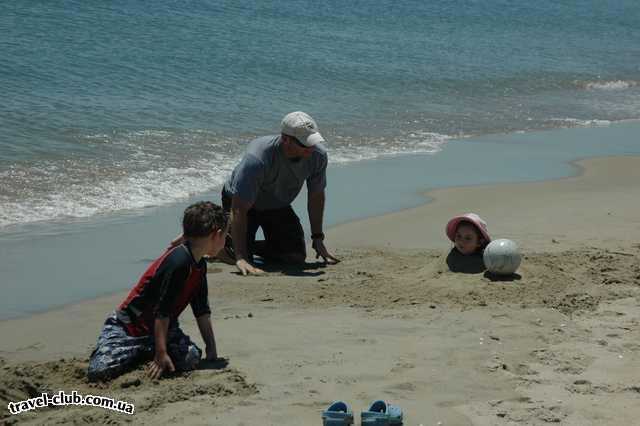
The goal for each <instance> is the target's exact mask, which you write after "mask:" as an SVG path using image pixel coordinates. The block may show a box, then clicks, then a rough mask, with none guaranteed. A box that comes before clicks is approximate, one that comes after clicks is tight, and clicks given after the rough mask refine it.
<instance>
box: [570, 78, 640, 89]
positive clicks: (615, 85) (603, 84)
mask: <svg viewBox="0 0 640 426" xmlns="http://www.w3.org/2000/svg"><path fill="white" fill-rule="evenodd" d="M581 85H582V87H584V88H585V89H587V90H625V89H629V88H631V87H636V86H638V85H640V82H638V81H635V80H612V81H588V82H584V83H582V84H581Z"/></svg>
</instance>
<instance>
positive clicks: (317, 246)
mask: <svg viewBox="0 0 640 426" xmlns="http://www.w3.org/2000/svg"><path fill="white" fill-rule="evenodd" d="M311 247H313V249H314V250H315V251H316V259H318V258H319V257H321V258H322V259H324V261H325V262H326V263H330V264H332V265H335V264H336V263H338V262H340V259H338V258H336V257H335V256H333V255H332V254H331V253H329V251H328V250H327V248H326V247H325V246H324V241H322V240H321V239H317V240H313V243H312V244H311Z"/></svg>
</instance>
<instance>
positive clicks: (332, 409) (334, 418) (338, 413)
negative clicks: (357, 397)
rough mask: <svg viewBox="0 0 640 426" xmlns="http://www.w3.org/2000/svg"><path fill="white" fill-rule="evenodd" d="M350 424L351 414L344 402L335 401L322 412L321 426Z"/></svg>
mask: <svg viewBox="0 0 640 426" xmlns="http://www.w3.org/2000/svg"><path fill="white" fill-rule="evenodd" d="M352 424H353V412H352V411H351V408H350V407H349V404H347V403H346V402H342V401H335V402H333V403H332V404H331V405H330V406H329V408H327V409H326V410H325V411H323V412H322V425H323V426H349V425H352Z"/></svg>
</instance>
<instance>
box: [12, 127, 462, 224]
mask: <svg viewBox="0 0 640 426" xmlns="http://www.w3.org/2000/svg"><path fill="white" fill-rule="evenodd" d="M201 133H202V132H190V133H188V134H180V135H176V134H175V133H172V132H169V131H156V130H143V131H136V132H130V133H126V134H124V135H120V136H118V137H114V136H112V135H111V136H110V135H106V134H96V135H89V136H88V137H86V138H85V139H86V140H88V141H89V142H87V143H92V144H95V145H93V146H95V147H96V149H103V150H105V151H104V152H101V153H100V155H101V156H100V157H97V158H95V159H87V158H75V159H74V158H71V159H70V158H66V159H63V160H60V159H57V160H50V161H43V162H39V163H37V164H35V165H30V166H16V167H11V168H10V169H9V170H4V171H1V172H0V180H2V181H3V182H12V183H13V185H14V187H10V186H0V203H1V206H2V207H1V208H0V227H6V226H9V225H17V224H25V223H32V222H39V221H52V220H56V221H57V220H64V219H70V218H87V217H91V216H94V215H99V214H108V213H113V212H118V211H125V210H136V209H142V208H145V207H151V206H159V205H165V204H170V203H174V202H177V201H180V200H185V199H187V198H189V197H192V196H194V195H196V194H199V193H205V192H209V191H212V190H216V189H219V188H221V187H222V185H223V184H224V180H225V179H226V178H227V177H228V176H229V175H230V174H231V171H232V170H233V168H234V167H235V166H236V164H237V163H238V161H239V160H240V158H241V155H242V152H243V150H244V144H239V143H238V142H237V141H234V140H228V139H227V140H224V139H222V140H221V139H218V138H216V139H215V140H213V141H211V140H210V139H207V138H211V135H208V134H206V133H205V134H204V135H202V134H201ZM203 138H204V139H203ZM449 139H451V137H450V136H447V135H441V134H438V133H433V132H428V131H414V132H408V133H407V134H405V135H399V136H396V137H394V138H368V139H357V138H353V137H334V138H332V140H331V141H330V142H329V143H330V145H329V146H328V147H327V148H328V150H329V162H330V164H348V163H352V162H357V161H363V160H371V159H376V158H380V157H385V156H392V155H404V154H411V153H422V154H436V153H438V152H440V151H441V150H442V147H443V145H444V144H445V143H446V142H447V141H448V140H449Z"/></svg>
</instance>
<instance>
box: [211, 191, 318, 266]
mask: <svg viewBox="0 0 640 426" xmlns="http://www.w3.org/2000/svg"><path fill="white" fill-rule="evenodd" d="M231 197H232V195H231V194H230V193H228V192H226V191H225V190H223V191H222V208H223V209H224V211H225V212H226V213H229V212H230V211H231ZM258 228H262V232H263V233H264V238H265V241H266V247H265V250H264V252H258V251H257V250H256V232H258ZM229 233H231V231H229ZM231 244H232V242H231V238H230V237H228V238H227V242H226V247H227V248H233V246H232V245H231ZM247 250H248V251H249V258H250V259H249V260H250V261H253V255H255V254H257V255H259V256H261V257H263V258H265V259H267V260H280V259H281V258H282V256H286V255H292V254H294V255H296V254H298V255H302V256H303V258H304V257H306V245H305V242H304V230H303V229H302V224H301V223H300V218H299V217H298V215H296V212H295V211H294V210H293V208H292V207H291V206H287V207H283V208H281V209H273V210H256V209H253V208H252V209H250V210H249V212H248V213H247Z"/></svg>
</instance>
